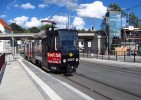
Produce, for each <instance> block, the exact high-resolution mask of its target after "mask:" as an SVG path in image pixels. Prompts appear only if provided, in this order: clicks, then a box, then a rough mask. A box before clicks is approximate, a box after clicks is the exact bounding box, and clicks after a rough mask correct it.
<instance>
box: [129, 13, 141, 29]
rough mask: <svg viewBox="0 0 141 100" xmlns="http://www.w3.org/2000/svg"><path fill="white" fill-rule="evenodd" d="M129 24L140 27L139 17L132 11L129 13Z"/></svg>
mask: <svg viewBox="0 0 141 100" xmlns="http://www.w3.org/2000/svg"><path fill="white" fill-rule="evenodd" d="M129 25H133V26H134V27H136V28H139V27H141V23H140V19H139V17H138V16H136V15H135V14H134V13H131V14H129Z"/></svg>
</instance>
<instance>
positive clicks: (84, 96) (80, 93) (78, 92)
mask: <svg viewBox="0 0 141 100" xmlns="http://www.w3.org/2000/svg"><path fill="white" fill-rule="evenodd" d="M53 78H54V77H53ZM54 79H55V80H57V81H59V82H60V83H61V84H63V85H64V86H66V87H67V88H69V89H71V90H72V91H74V92H75V93H77V94H78V95H80V96H82V97H83V98H85V99H86V100H95V99H93V98H91V97H90V96H88V95H86V94H84V93H83V92H81V91H79V90H78V89H76V88H74V87H72V86H71V85H69V84H67V83H65V82H63V81H60V80H58V79H56V78H54Z"/></svg>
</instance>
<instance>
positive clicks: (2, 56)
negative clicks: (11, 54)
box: [0, 53, 5, 71]
mask: <svg viewBox="0 0 141 100" xmlns="http://www.w3.org/2000/svg"><path fill="white" fill-rule="evenodd" d="M4 64H5V53H3V54H0V71H1V70H2V67H3V65H4Z"/></svg>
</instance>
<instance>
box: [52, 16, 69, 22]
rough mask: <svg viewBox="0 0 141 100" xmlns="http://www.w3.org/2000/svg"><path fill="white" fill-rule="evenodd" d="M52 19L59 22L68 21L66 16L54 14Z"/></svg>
mask: <svg viewBox="0 0 141 100" xmlns="http://www.w3.org/2000/svg"><path fill="white" fill-rule="evenodd" d="M52 20H53V21H56V22H57V23H59V24H67V22H68V18H67V17H66V16H58V15H55V16H53V17H52Z"/></svg>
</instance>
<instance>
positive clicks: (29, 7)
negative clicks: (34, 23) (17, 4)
mask: <svg viewBox="0 0 141 100" xmlns="http://www.w3.org/2000/svg"><path fill="white" fill-rule="evenodd" d="M21 8H23V9H34V8H35V6H33V5H31V4H30V3H26V4H22V5H21Z"/></svg>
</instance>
